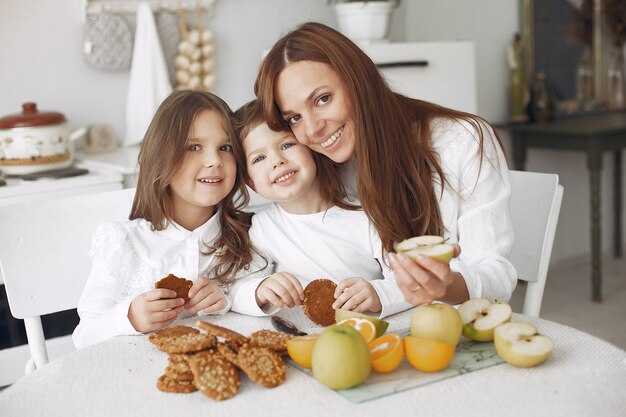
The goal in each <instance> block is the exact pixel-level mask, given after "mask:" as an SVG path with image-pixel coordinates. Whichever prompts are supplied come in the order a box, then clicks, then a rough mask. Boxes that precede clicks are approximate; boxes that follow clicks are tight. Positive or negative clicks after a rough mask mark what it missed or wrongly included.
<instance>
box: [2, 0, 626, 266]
mask: <svg viewBox="0 0 626 417" xmlns="http://www.w3.org/2000/svg"><path fill="white" fill-rule="evenodd" d="M82 4H83V1H82V0H64V1H49V0H20V1H18V0H0V51H2V59H0V115H6V114H11V113H16V112H18V111H19V110H20V105H21V103H22V102H25V101H30V100H33V101H36V102H38V103H39V105H40V108H42V109H54V110H59V111H62V112H64V113H65V115H66V117H68V119H69V120H70V121H71V122H72V124H73V125H74V126H76V127H77V126H81V125H86V124H89V123H93V122H108V123H111V124H112V125H113V126H114V128H115V130H116V131H117V133H118V135H119V134H121V132H123V131H124V105H125V97H126V87H127V84H128V72H122V73H105V72H100V71H96V70H93V69H91V68H89V67H88V66H86V65H85V64H84V63H83V60H82V26H81V25H82V9H81V7H82ZM306 20H317V21H320V22H323V23H326V24H329V25H331V26H334V27H336V20H335V18H334V15H333V12H332V9H331V8H330V7H328V6H327V2H326V0H306V1H292V0H262V1H259V0H217V1H216V10H215V16H214V17H213V19H212V20H211V21H210V22H209V27H210V28H211V29H212V30H213V31H214V32H215V36H216V42H217V45H216V48H217V51H216V53H217V70H216V71H217V74H216V75H217V78H218V84H217V88H216V93H217V94H219V95H220V96H221V97H223V98H224V99H225V100H226V101H227V102H228V103H229V104H230V105H231V106H232V107H234V108H236V107H238V106H239V105H241V104H243V103H244V102H245V101H247V100H248V99H250V98H252V84H253V82H254V79H255V76H256V71H257V68H258V64H259V59H260V56H261V53H262V51H263V50H265V49H267V48H269V47H270V46H271V45H272V43H273V42H274V41H275V40H276V39H277V38H278V37H279V36H280V35H281V34H283V33H285V32H286V31H288V30H289V29H290V28H292V27H293V26H294V25H295V24H297V23H299V22H303V21H306ZM518 22H519V14H518V0H472V1H465V2H464V1H458V0H438V1H432V0H405V1H404V2H402V5H401V8H400V10H398V11H396V13H395V14H394V22H393V31H392V40H395V41H401V40H409V41H422V40H450V39H466V40H473V41H475V42H476V51H477V74H478V80H477V81H478V113H479V114H480V115H482V116H484V117H486V118H487V119H488V120H490V121H491V122H494V123H502V122H504V121H505V120H506V111H507V110H506V86H507V81H508V69H507V66H506V60H505V51H506V46H507V45H508V42H509V41H510V39H511V37H512V35H513V33H515V32H516V31H517V30H518ZM503 140H504V142H505V146H506V147H507V148H510V139H509V138H508V137H507V136H506V134H503ZM509 155H510V152H509ZM527 169H529V170H536V171H543V172H556V173H559V174H560V175H561V182H562V183H563V184H564V185H565V196H564V200H563V208H562V211H561V219H560V222H559V226H558V229H557V236H556V240H555V248H554V252H553V261H555V262H558V261H559V260H564V259H569V258H575V257H578V256H581V255H585V254H588V253H589V203H588V201H589V199H588V196H589V193H588V178H587V173H586V168H585V159H584V156H583V155H582V154H579V153H574V152H557V151H542V150H537V151H534V150H533V151H530V152H529V154H528V164H527ZM611 169H612V164H611V162H610V160H609V157H608V156H607V157H606V159H605V172H604V176H603V179H602V181H603V182H602V183H603V200H602V207H603V209H602V210H603V211H602V216H603V218H604V219H605V220H607V221H605V222H603V234H604V236H603V242H604V245H605V248H608V247H609V244H610V241H611V234H610V232H611V230H612V229H611V222H610V221H608V220H609V219H610V218H611V217H610V216H611V210H610V209H611V207H612V206H611V204H612V202H611V199H610V190H611V189H610V180H611V178H610V170H611ZM623 223H624V224H626V221H624V220H623ZM585 256H586V255H585Z"/></svg>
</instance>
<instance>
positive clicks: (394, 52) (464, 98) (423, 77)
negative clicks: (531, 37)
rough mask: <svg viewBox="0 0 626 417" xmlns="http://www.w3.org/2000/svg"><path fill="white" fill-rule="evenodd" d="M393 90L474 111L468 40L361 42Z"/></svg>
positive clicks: (472, 67)
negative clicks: (364, 43) (366, 43)
mask: <svg viewBox="0 0 626 417" xmlns="http://www.w3.org/2000/svg"><path fill="white" fill-rule="evenodd" d="M360 46H361V49H363V51H365V53H366V54H368V56H369V57H370V58H371V59H372V61H374V63H375V64H377V65H378V67H379V68H380V70H381V72H382V73H383V76H384V77H385V79H386V80H387V82H388V83H389V85H390V87H391V88H393V89H394V90H396V91H398V92H400V93H402V94H404V95H407V96H409V97H412V98H418V99H421V100H425V101H430V102H432V103H435V104H439V105H441V106H445V107H450V108H453V109H456V110H461V111H464V112H468V113H474V114H476V111H477V93H476V90H477V84H476V52H475V48H474V43H473V42H469V41H450V42H390V43H372V44H368V45H360Z"/></svg>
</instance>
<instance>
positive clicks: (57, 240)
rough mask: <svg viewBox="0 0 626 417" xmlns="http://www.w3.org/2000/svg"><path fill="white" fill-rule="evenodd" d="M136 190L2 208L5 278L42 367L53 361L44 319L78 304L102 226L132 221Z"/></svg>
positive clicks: (0, 247)
mask: <svg viewBox="0 0 626 417" xmlns="http://www.w3.org/2000/svg"><path fill="white" fill-rule="evenodd" d="M134 191H135V190H134V189H123V190H115V191H108V192H101V193H95V194H83V195H78V196H73V197H67V198H59V199H54V200H47V201H42V202H30V203H22V204H13V205H9V206H6V207H0V231H1V232H0V274H1V276H2V278H3V279H4V283H5V289H6V292H7V298H8V301H9V308H10V309H11V314H12V315H13V317H15V318H17V319H24V322H25V326H26V334H27V337H28V343H29V347H30V350H31V357H32V359H33V360H34V362H35V366H36V367H40V366H41V365H43V364H45V363H46V362H47V350H46V347H45V340H42V339H43V332H42V329H41V319H40V317H41V316H42V315H46V314H50V313H55V312H59V311H64V310H69V309H72V308H76V307H77V306H78V300H79V298H80V296H81V293H82V290H83V287H84V285H85V282H86V281H87V277H88V275H89V271H90V269H91V261H90V259H89V257H88V251H89V248H90V244H91V237H92V235H93V233H94V231H95V229H96V227H97V226H98V225H99V224H100V223H104V222H107V221H123V220H126V219H128V214H129V213H130V207H131V205H132V200H133V197H134Z"/></svg>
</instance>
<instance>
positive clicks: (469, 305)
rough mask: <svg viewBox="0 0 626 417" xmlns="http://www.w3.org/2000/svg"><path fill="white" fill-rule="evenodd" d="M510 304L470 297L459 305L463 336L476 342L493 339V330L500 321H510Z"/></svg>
mask: <svg viewBox="0 0 626 417" xmlns="http://www.w3.org/2000/svg"><path fill="white" fill-rule="evenodd" d="M512 313H513V311H512V310H511V306H510V305H508V304H507V303H505V302H502V301H495V302H492V301H491V300H487V299H486V298H472V299H471V300H467V301H466V302H464V303H463V304H461V306H460V307H459V314H460V315H461V322H462V323H463V336H465V337H467V338H468V339H470V340H475V341H477V342H488V341H490V340H493V331H494V330H495V329H496V327H498V326H499V325H500V324H502V323H506V322H507V321H511V314H512Z"/></svg>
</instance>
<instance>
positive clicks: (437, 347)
mask: <svg viewBox="0 0 626 417" xmlns="http://www.w3.org/2000/svg"><path fill="white" fill-rule="evenodd" d="M404 350H405V352H406V358H407V360H408V361H409V363H410V364H411V365H413V367H414V368H415V369H417V370H418V371H423V372H437V371H441V370H442V369H444V368H445V367H446V366H448V364H449V363H450V361H451V360H452V358H453V357H454V351H455V347H454V346H451V345H449V344H447V343H444V342H439V341H437V340H429V339H422V338H420V337H415V336H405V337H404Z"/></svg>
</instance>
